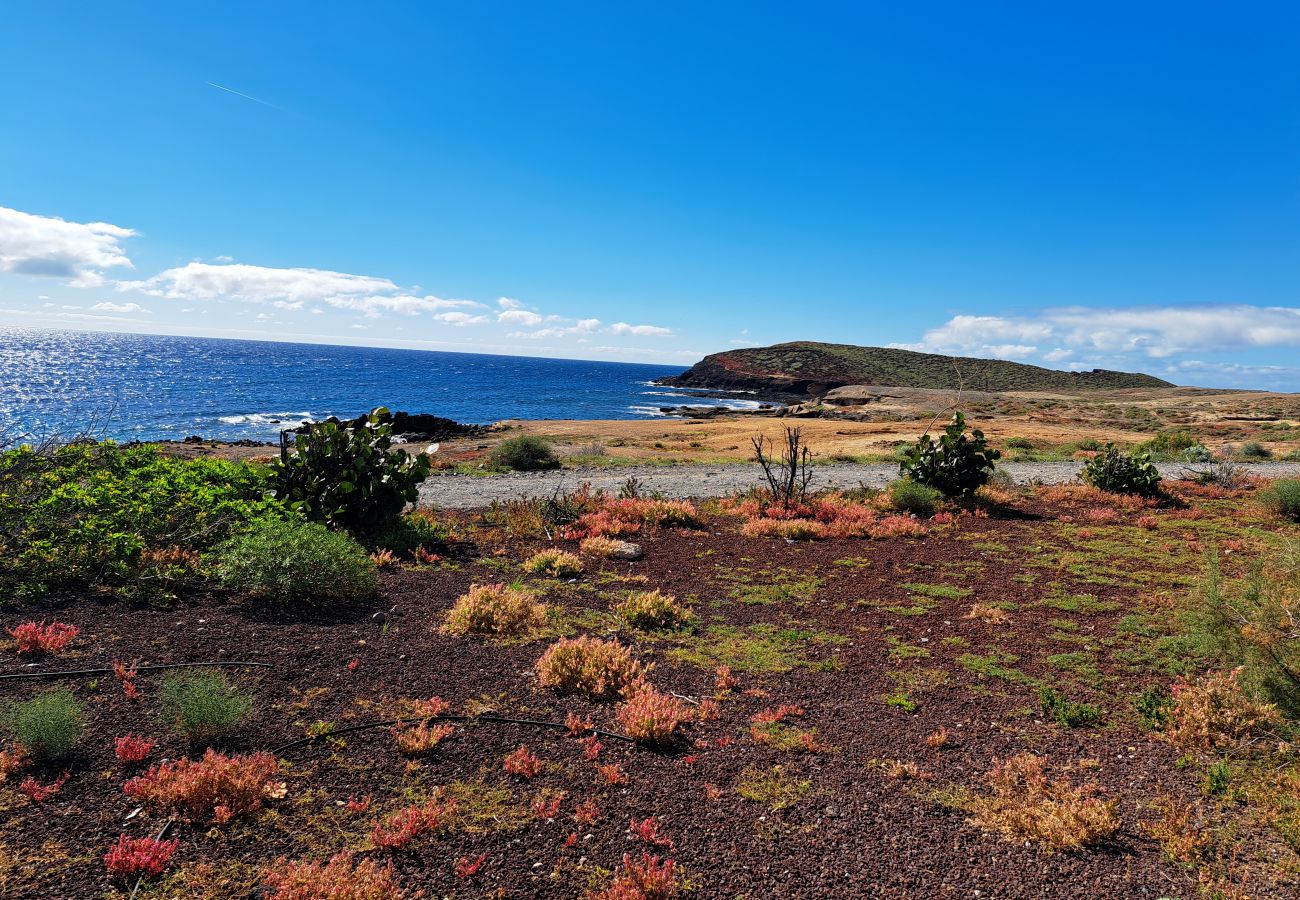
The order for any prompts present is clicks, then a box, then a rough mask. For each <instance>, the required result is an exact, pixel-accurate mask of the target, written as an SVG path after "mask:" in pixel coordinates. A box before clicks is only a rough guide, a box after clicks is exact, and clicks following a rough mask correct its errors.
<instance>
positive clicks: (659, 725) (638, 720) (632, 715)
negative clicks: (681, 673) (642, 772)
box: [618, 685, 692, 746]
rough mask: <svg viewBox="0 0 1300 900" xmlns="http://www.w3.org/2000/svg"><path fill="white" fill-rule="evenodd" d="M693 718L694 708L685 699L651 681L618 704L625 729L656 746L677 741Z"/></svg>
mask: <svg viewBox="0 0 1300 900" xmlns="http://www.w3.org/2000/svg"><path fill="white" fill-rule="evenodd" d="M691 718H692V714H691V709H690V707H688V706H687V705H686V704H685V703H683V702H682V701H681V700H678V699H677V698H676V697H673V696H671V695H669V694H663V693H660V692H659V691H657V690H655V689H654V688H653V687H650V686H649V685H646V686H644V687H642V688H640V689H639V690H638V691H636V693H634V694H633V695H632V696H631V697H629V698H628V700H627V702H625V703H624V704H622V705H621V706H620V707H619V708H618V721H619V724H620V725H622V726H623V731H624V733H625V734H626V735H627V736H628V737H630V738H632V739H633V740H635V741H638V742H640V743H643V744H650V745H652V746H665V745H668V744H671V743H673V742H674V741H676V740H677V739H678V738H680V737H681V732H682V729H683V728H684V727H685V726H686V724H687V723H689V722H690V721H691Z"/></svg>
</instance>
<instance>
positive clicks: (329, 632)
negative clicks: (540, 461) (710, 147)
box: [0, 411, 1300, 900]
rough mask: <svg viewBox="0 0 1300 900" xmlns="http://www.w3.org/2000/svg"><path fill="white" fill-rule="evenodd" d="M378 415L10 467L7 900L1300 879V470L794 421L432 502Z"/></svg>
mask: <svg viewBox="0 0 1300 900" xmlns="http://www.w3.org/2000/svg"><path fill="white" fill-rule="evenodd" d="M385 428H386V425H385V417H384V413H383V412H382V411H377V414H376V415H375V416H374V417H373V419H372V421H371V423H370V424H369V425H368V426H367V427H365V428H362V429H357V430H355V431H349V430H346V429H344V430H342V432H340V430H339V429H337V428H335V429H334V430H333V431H327V432H322V433H321V434H314V435H307V436H305V437H306V440H305V441H304V442H303V451H302V452H301V453H300V454H295V453H293V452H292V451H291V450H290V449H289V448H286V452H285V455H284V457H283V458H282V460H281V461H280V462H279V463H278V464H276V465H274V466H271V467H258V466H254V465H250V464H243V463H231V462H216V461H205V460H198V461H180V460H175V459H169V458H167V457H163V456H161V455H159V454H158V453H156V452H154V451H153V450H150V449H148V448H132V449H123V448H119V447H115V446H113V445H111V444H77V445H72V446H68V447H63V448H59V449H56V450H49V451H37V450H31V449H23V450H15V451H11V452H9V453H7V454H4V455H3V456H0V541H2V542H3V551H4V552H3V556H2V557H0V587H2V589H3V597H2V599H3V606H0V624H3V626H4V631H5V633H6V634H7V636H8V640H7V642H6V643H5V644H2V645H0V660H2V659H3V658H4V655H5V654H7V655H8V659H9V663H8V664H7V665H3V666H0V675H4V676H6V677H5V678H3V679H0V691H3V696H2V697H0V741H2V742H0V807H2V808H3V809H4V811H5V815H4V817H3V820H0V893H3V894H4V895H5V896H13V897H49V896H60V897H69V898H91V897H95V898H99V897H104V896H114V895H117V896H128V895H131V894H132V893H134V895H135V896H137V897H143V898H182V897H185V898H191V897H200V898H225V897H248V896H250V895H252V894H253V892H255V891H257V892H259V894H258V895H259V896H263V897H269V898H277V900H289V898H326V897H330V898H341V897H342V898H348V897H353V898H361V897H409V898H414V897H416V896H419V895H421V893H423V895H424V896H454V897H470V896H474V897H477V896H519V897H524V896H527V897H534V896H546V897H582V898H600V900H637V898H667V897H675V896H683V897H686V896H699V897H713V896H726V897H733V896H746V897H768V896H807V897H815V896H826V895H828V894H831V893H838V894H842V895H848V896H888V897H906V896H943V895H946V894H951V895H953V896H971V895H973V892H974V891H979V892H980V893H981V895H982V896H997V897H1026V898H1028V897H1035V898H1037V897H1044V896H1116V895H1119V894H1121V893H1122V894H1124V895H1131V896H1139V895H1146V896H1151V897H1161V896H1167V897H1174V896H1178V897H1197V896H1205V897H1223V898H1243V897H1262V898H1274V897H1278V898H1280V897H1293V896H1296V893H1297V890H1298V889H1300V757H1298V756H1297V752H1296V749H1295V748H1296V746H1297V745H1296V738H1297V730H1296V722H1297V717H1300V627H1298V626H1297V624H1296V622H1297V614H1298V613H1300V524H1298V523H1297V514H1296V508H1297V503H1296V496H1297V490H1296V484H1295V483H1294V482H1284V481H1279V482H1277V483H1273V484H1263V483H1257V482H1256V481H1254V480H1252V479H1250V478H1247V477H1245V476H1244V475H1242V473H1241V472H1240V471H1237V470H1236V469H1234V468H1233V467H1232V466H1230V465H1229V466H1223V465H1210V466H1207V467H1205V468H1202V469H1201V470H1199V471H1200V476H1199V477H1196V478H1189V479H1188V480H1180V481H1160V480H1159V479H1158V476H1154V475H1153V470H1151V469H1150V467H1149V459H1148V455H1147V453H1148V451H1150V454H1151V455H1153V456H1154V455H1157V454H1158V453H1165V452H1169V453H1186V452H1187V451H1188V450H1189V449H1192V446H1191V445H1188V446H1179V445H1180V444H1181V443H1182V442H1181V441H1174V440H1172V439H1171V440H1168V441H1166V443H1167V444H1168V445H1169V446H1167V447H1164V448H1144V449H1143V450H1142V451H1140V452H1138V453H1132V452H1126V451H1121V450H1116V449H1114V448H1106V447H1102V446H1098V447H1097V448H1096V450H1095V454H1096V455H1095V456H1094V457H1092V458H1091V461H1090V462H1089V464H1088V465H1087V467H1086V469H1085V470H1084V472H1083V473H1082V474H1083V477H1084V480H1085V483H1081V484H1077V485H1069V486H1058V487H1043V486H1028V487H1022V488H1013V487H1010V486H1008V485H1007V484H1005V483H1003V482H1001V481H1000V479H999V478H998V475H997V469H996V466H997V461H998V459H999V454H998V453H997V452H996V451H995V450H994V448H993V447H992V446H991V442H989V441H986V440H985V439H984V437H983V436H982V435H980V434H978V433H977V432H973V431H968V430H967V429H966V427H965V423H964V421H962V420H961V419H960V418H957V419H954V420H953V421H952V422H951V423H949V426H948V427H947V429H945V431H944V432H943V433H942V434H941V435H939V436H937V437H931V436H929V435H927V436H925V437H923V438H921V439H919V440H917V441H916V442H915V444H914V445H912V446H911V447H910V448H909V449H908V452H906V453H904V454H902V459H903V462H902V463H901V466H900V476H902V477H900V480H899V481H898V482H896V483H895V484H893V485H891V486H890V487H889V489H887V490H885V491H881V492H876V491H870V490H865V489H864V490H858V491H851V492H843V493H837V494H824V493H816V492H814V491H812V490H811V489H810V487H809V483H808V482H807V481H806V480H804V479H803V477H802V473H803V472H804V470H805V468H806V467H807V466H810V465H811V466H815V465H816V462H817V456H816V454H815V452H813V453H811V454H805V453H804V450H805V447H804V443H803V436H802V435H801V434H800V433H799V432H798V431H793V432H790V433H787V434H786V436H785V441H784V443H783V444H779V445H778V449H776V450H773V448H772V447H771V445H769V444H761V445H760V447H759V451H760V452H761V453H764V454H766V465H765V468H766V469H767V471H768V472H769V475H770V476H771V477H770V478H769V479H767V484H766V485H764V486H762V487H756V488H755V489H754V490H753V491H751V492H749V493H746V494H744V495H738V496H734V497H730V498H725V499H722V500H711V501H707V502H701V503H695V502H691V501H686V500H676V499H667V498H663V497H657V496H644V495H643V492H642V491H641V490H640V489H639V488H638V486H637V485H636V484H635V483H630V484H629V485H627V486H626V488H625V489H624V491H622V492H621V494H620V495H619V496H611V495H604V494H600V493H596V492H592V491H590V490H586V489H579V490H578V491H576V492H573V493H569V494H556V495H553V496H551V497H548V498H542V499H536V500H523V499H521V500H518V501H515V502H512V503H508V504H501V505H496V506H494V507H492V508H489V509H484V510H480V511H477V512H473V513H464V514H456V515H451V514H442V515H439V514H437V513H435V512H433V511H430V510H418V511H413V510H411V509H410V508H409V507H407V500H409V499H410V497H411V495H412V493H411V492H412V490H413V488H414V486H416V485H418V484H419V482H420V480H421V479H422V478H423V476H424V475H425V474H427V460H422V459H421V457H420V456H419V455H415V456H412V455H410V454H407V453H405V452H402V451H401V450H400V449H399V448H394V447H392V446H391V445H390V444H389V442H388V440H387V438H388V435H387V434H386V431H385ZM812 449H813V450H814V451H815V448H812ZM313 460H314V461H313ZM360 461H364V464H362V462H360ZM362 485H369V486H370V487H368V488H363V487H360V486H362ZM385 485H386V486H385ZM376 486H385V487H376ZM626 542H635V543H636V544H638V545H639V547H638V552H643V553H644V555H643V556H641V557H639V558H631V557H629V558H628V559H622V558H616V552H615V551H616V550H619V549H620V548H622V547H624V546H625V544H626ZM8 676H15V677H8Z"/></svg>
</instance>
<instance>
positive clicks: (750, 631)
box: [668, 624, 845, 674]
mask: <svg viewBox="0 0 1300 900" xmlns="http://www.w3.org/2000/svg"><path fill="white" fill-rule="evenodd" d="M844 640H845V638H843V637H842V636H840V635H836V634H829V633H825V632H812V631H802V630H799V629H791V628H785V629H782V628H778V627H777V626H775V625H770V624H757V625H751V626H749V627H748V628H737V627H735V626H731V625H711V626H709V627H708V628H706V629H705V630H704V632H703V633H702V634H699V635H697V636H695V637H693V638H689V639H687V642H686V644H685V645H684V646H681V647H676V648H673V649H672V650H669V651H668V656H669V657H671V658H673V659H675V660H678V661H680V662H687V663H691V664H692V665H696V666H699V667H701V668H705V669H716V668H717V667H718V666H730V667H731V668H732V669H733V670H735V671H737V672H749V673H752V674H775V673H781V672H789V671H790V670H792V669H794V668H796V667H801V668H817V667H819V666H822V665H823V664H821V663H818V662H817V661H816V660H814V659H812V658H811V657H810V656H809V655H808V654H807V651H808V650H809V649H810V648H811V647H813V646H817V645H819V644H832V643H842V642H843V641H844Z"/></svg>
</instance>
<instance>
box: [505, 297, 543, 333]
mask: <svg viewBox="0 0 1300 900" xmlns="http://www.w3.org/2000/svg"><path fill="white" fill-rule="evenodd" d="M497 302H498V303H499V302H500V301H497ZM497 321H498V322H501V323H502V324H505V325H520V326H522V327H524V328H536V327H537V326H538V325H541V324H542V322H543V321H544V320H543V319H542V317H541V316H539V315H538V314H537V313H535V312H530V311H528V310H526V309H518V308H517V307H513V306H512V307H509V308H507V309H505V310H503V311H502V312H499V313H497Z"/></svg>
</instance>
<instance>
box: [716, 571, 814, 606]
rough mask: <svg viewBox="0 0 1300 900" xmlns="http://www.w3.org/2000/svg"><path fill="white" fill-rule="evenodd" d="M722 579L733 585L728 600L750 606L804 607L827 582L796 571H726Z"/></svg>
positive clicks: (721, 572) (720, 576) (722, 573)
mask: <svg viewBox="0 0 1300 900" xmlns="http://www.w3.org/2000/svg"><path fill="white" fill-rule="evenodd" d="M718 579H719V580H720V581H723V582H726V583H729V584H730V585H732V587H731V590H730V591H728V592H727V596H728V597H730V598H731V599H732V600H733V601H734V602H736V603H744V604H746V605H750V606H775V605H777V604H781V603H794V604H803V603H806V602H808V601H809V600H811V599H812V598H813V597H814V596H815V595H816V593H817V591H818V590H819V589H820V588H821V586H822V584H823V583H824V580H823V579H821V578H818V577H817V576H815V575H813V576H810V575H805V574H803V573H801V572H798V571H795V570H793V569H761V570H759V571H757V572H750V571H749V570H746V569H735V570H722V571H720V572H719V575H718Z"/></svg>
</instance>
